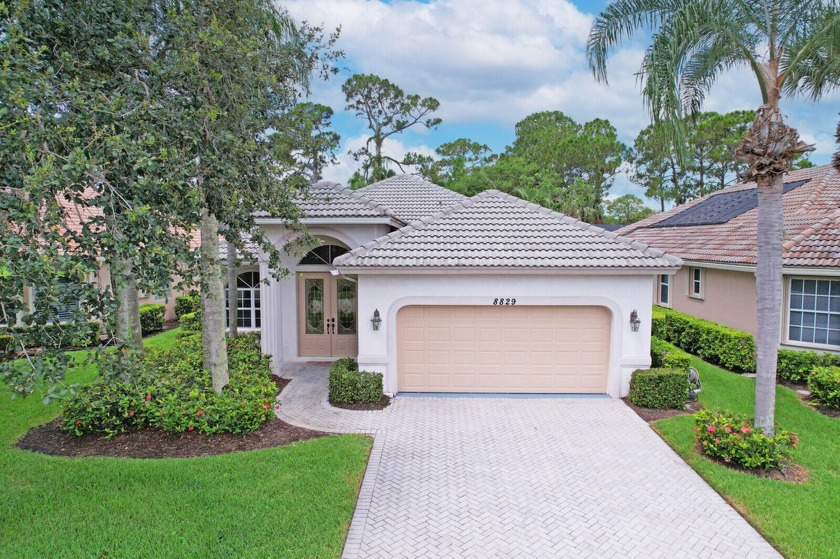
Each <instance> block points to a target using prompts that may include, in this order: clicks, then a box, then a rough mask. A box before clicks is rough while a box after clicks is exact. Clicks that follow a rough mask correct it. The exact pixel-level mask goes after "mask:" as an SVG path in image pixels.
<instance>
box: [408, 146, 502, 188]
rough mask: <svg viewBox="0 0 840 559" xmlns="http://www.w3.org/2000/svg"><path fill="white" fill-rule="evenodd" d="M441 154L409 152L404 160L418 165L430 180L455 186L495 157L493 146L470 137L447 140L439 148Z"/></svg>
mask: <svg viewBox="0 0 840 559" xmlns="http://www.w3.org/2000/svg"><path fill="white" fill-rule="evenodd" d="M435 153H436V154H437V156H438V158H437V159H434V158H432V157H427V156H421V155H418V154H413V153H412V154H407V156H406V159H405V161H404V163H406V164H410V165H416V166H417V167H418V169H419V173H420V174H421V175H422V176H424V177H425V178H426V179H427V180H429V181H431V182H433V183H435V184H438V185H440V186H445V187H447V188H450V189H455V185H456V184H458V183H460V182H461V181H463V180H464V179H465V178H466V177H467V175H469V174H470V173H471V172H472V171H473V170H475V169H478V168H481V167H484V166H486V165H488V164H489V163H490V162H492V161H494V160H495V156H494V155H493V154H492V152H491V151H490V148H489V147H487V146H486V145H485V144H480V143H478V142H475V141H473V140H469V139H467V138H458V139H457V140H454V141H452V142H446V143H443V144H441V145H440V146H438V148H437V149H436V150H435Z"/></svg>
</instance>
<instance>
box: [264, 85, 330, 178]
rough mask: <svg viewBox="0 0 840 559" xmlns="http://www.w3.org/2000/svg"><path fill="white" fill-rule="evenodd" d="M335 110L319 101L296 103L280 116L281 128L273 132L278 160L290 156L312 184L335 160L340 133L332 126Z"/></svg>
mask: <svg viewBox="0 0 840 559" xmlns="http://www.w3.org/2000/svg"><path fill="white" fill-rule="evenodd" d="M332 116H333V110H332V109H331V108H330V107H327V106H325V105H319V104H317V103H309V102H306V103H297V104H295V105H293V106H292V107H291V109H289V111H287V112H286V113H285V114H284V115H283V116H282V117H281V119H280V129H279V130H278V131H277V132H276V133H275V134H273V135H272V137H271V138H272V140H273V141H274V142H275V147H276V150H275V155H276V157H277V159H280V160H282V159H283V158H284V157H285V158H289V159H290V160H288V161H287V164H288V165H289V166H290V167H293V168H297V169H299V171H300V172H301V173H302V174H303V176H305V177H306V178H307V179H309V182H311V183H312V184H314V183H316V182H318V181H319V180H321V174H322V173H323V171H324V167H326V166H327V165H329V164H333V163H335V162H336V161H337V160H336V158H335V152H336V150H337V149H338V144H339V142H340V141H341V136H339V135H338V133H336V132H334V131H332V130H331V129H330V126H331V123H330V121H331V120H332Z"/></svg>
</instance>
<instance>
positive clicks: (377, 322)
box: [370, 309, 382, 332]
mask: <svg viewBox="0 0 840 559" xmlns="http://www.w3.org/2000/svg"><path fill="white" fill-rule="evenodd" d="M370 323H371V324H372V325H373V331H374V332H376V331H377V330H379V325H380V324H382V318H381V317H380V316H379V309H376V310H375V311H373V318H371V319H370Z"/></svg>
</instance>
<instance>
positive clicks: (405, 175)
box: [355, 173, 469, 198]
mask: <svg viewBox="0 0 840 559" xmlns="http://www.w3.org/2000/svg"><path fill="white" fill-rule="evenodd" d="M406 177H408V178H413V179H417V180H418V181H420V182H422V183H423V184H426V185H429V186H433V187H435V188H436V189H438V190H442V191H446V192H447V193H449V194H452V195H454V196H458V197H460V198H469V196H466V195H464V194H461V193H460V192H455V191H454V190H451V189H449V188H446V187H445V186H441V185H439V184H436V183H433V182H432V181H430V180H428V179H426V178H425V177H422V176H420V175H414V174H411V173H400V174H399V175H394V176H393V177H388V178H386V179H382V180H381V181H376V182H374V183H371V184H368V185H366V186H363V187H362V188H360V189H359V190H357V191H355V192H362V191H363V190H366V189H371V190H375V189H378V188H382V186H383V185H384V183H388V182H389V181H391V182H395V180H394V179H401V178H406ZM374 187H376V188H374Z"/></svg>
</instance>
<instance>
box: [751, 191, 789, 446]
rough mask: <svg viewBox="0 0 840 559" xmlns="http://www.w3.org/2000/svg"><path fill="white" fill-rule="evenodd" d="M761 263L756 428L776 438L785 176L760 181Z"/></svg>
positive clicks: (757, 273)
mask: <svg viewBox="0 0 840 559" xmlns="http://www.w3.org/2000/svg"><path fill="white" fill-rule="evenodd" d="M757 185H758V234H757V236H758V260H757V262H756V271H755V288H756V301H757V310H758V339H757V340H756V378H755V425H756V427H759V428H761V430H762V431H764V433H765V434H767V435H771V436H772V435H773V433H774V430H775V427H774V424H775V421H774V419H775V409H776V360H777V357H778V353H779V328H780V325H781V313H782V230H783V227H782V224H783V220H782V189H783V187H784V179H783V176H782V175H773V176H765V177H761V178H759V181H758V182H757Z"/></svg>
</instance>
